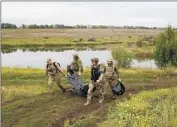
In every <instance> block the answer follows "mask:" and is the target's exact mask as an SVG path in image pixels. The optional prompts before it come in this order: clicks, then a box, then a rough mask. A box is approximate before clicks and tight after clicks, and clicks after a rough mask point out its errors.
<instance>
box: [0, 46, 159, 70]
mask: <svg viewBox="0 0 177 127" xmlns="http://www.w3.org/2000/svg"><path fill="white" fill-rule="evenodd" d="M6 51H7V50H6ZM11 51H12V50H11ZM74 53H78V55H79V56H80V58H81V59H82V62H83V66H84V67H89V66H90V59H91V58H92V57H98V58H99V60H100V63H106V60H107V59H108V58H110V57H112V55H111V51H109V50H93V49H92V50H91V49H88V48H87V49H82V50H81V49H79V50H66V49H62V51H61V49H59V48H56V49H53V48H51V49H41V50H36V49H35V50H34V51H33V50H29V49H24V50H21V49H14V50H13V51H12V52H10V53H4V52H1V56H2V66H8V67H32V68H45V64H46V63H45V61H46V59H47V58H48V57H50V58H52V60H53V61H56V62H59V63H60V64H61V66H62V67H63V68H66V66H67V65H68V64H69V63H70V62H71V61H72V55H73V54H74ZM130 66H131V67H136V68H157V66H156V65H155V61H154V60H142V61H138V60H136V59H133V60H132V61H131V65H130Z"/></svg>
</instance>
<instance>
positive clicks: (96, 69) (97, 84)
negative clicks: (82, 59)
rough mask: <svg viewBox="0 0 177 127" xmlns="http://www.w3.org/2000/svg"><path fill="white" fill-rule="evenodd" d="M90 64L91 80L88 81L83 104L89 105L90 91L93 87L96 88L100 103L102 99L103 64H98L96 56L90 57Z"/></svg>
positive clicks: (103, 83) (103, 82)
mask: <svg viewBox="0 0 177 127" xmlns="http://www.w3.org/2000/svg"><path fill="white" fill-rule="evenodd" d="M91 62H92V65H91V81H90V83H89V89H88V94H87V102H86V103H85V104H84V105H89V104H90V103H91V99H92V92H93V89H94V88H96V90H98V91H99V103H102V102H103V100H104V94H105V93H104V85H105V80H104V70H105V68H104V66H103V65H101V64H98V62H99V60H98V58H93V59H91Z"/></svg>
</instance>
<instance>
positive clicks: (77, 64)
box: [71, 54, 83, 75]
mask: <svg viewBox="0 0 177 127" xmlns="http://www.w3.org/2000/svg"><path fill="white" fill-rule="evenodd" d="M71 70H73V72H74V73H75V74H78V75H80V74H81V73H82V71H83V66H82V61H81V60H80V59H79V56H78V55H77V54H74V55H73V61H72V63H71Z"/></svg>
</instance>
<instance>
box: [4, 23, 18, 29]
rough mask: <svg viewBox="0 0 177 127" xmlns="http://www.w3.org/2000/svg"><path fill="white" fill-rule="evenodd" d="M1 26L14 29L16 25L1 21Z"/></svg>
mask: <svg viewBox="0 0 177 127" xmlns="http://www.w3.org/2000/svg"><path fill="white" fill-rule="evenodd" d="M1 28H2V29H3V28H6V29H9V28H11V29H16V28H17V26H16V25H15V24H10V23H2V24H1Z"/></svg>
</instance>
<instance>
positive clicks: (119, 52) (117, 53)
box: [112, 47, 134, 68]
mask: <svg viewBox="0 0 177 127" xmlns="http://www.w3.org/2000/svg"><path fill="white" fill-rule="evenodd" d="M112 56H113V58H114V59H115V60H117V62H118V66H119V67H123V68H127V67H130V64H131V61H132V58H133V56H134V54H133V53H131V52H128V51H126V49H124V48H122V47H116V48H113V49H112Z"/></svg>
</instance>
